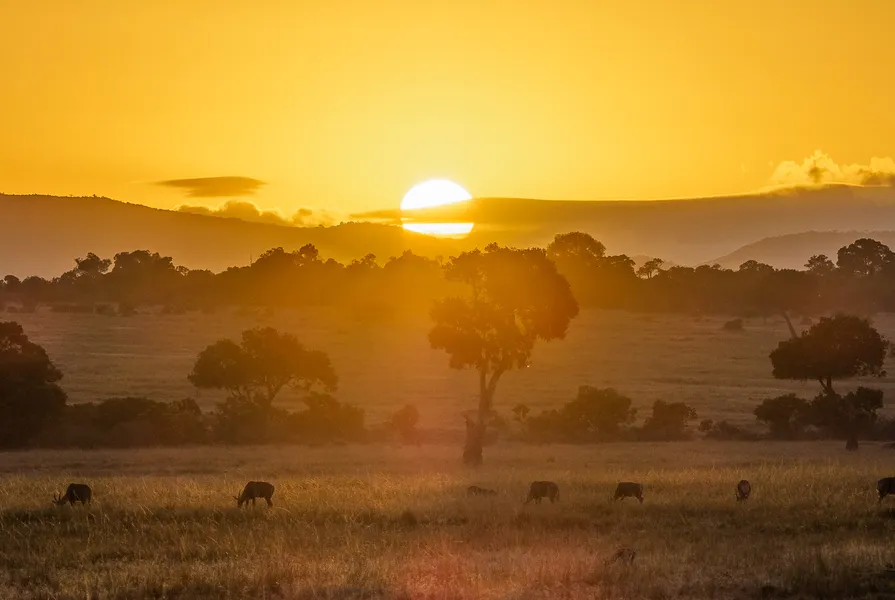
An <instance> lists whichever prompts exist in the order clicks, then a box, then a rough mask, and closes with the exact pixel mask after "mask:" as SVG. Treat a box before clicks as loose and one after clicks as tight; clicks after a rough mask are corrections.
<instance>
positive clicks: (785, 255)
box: [705, 231, 895, 269]
mask: <svg viewBox="0 0 895 600" xmlns="http://www.w3.org/2000/svg"><path fill="white" fill-rule="evenodd" d="M862 237H866V238H872V239H874V240H877V241H879V242H882V243H883V244H886V245H887V246H895V231H806V232H804V233H792V234H789V235H781V236H777V237H771V238H765V239H763V240H759V241H757V242H754V243H752V244H747V245H745V246H743V247H741V248H737V249H736V250H734V251H733V252H731V253H730V254H726V255H724V256H721V257H719V258H716V259H714V260H710V261H706V263H705V264H707V265H715V264H717V265H721V267H723V268H725V269H736V268H738V267H739V266H740V265H741V264H743V263H744V262H746V261H748V260H754V261H757V262H760V263H765V264H768V265H771V266H773V267H777V268H778V269H802V268H803V267H804V266H805V257H806V256H811V255H813V254H825V255H827V256H836V252H837V250H838V249H839V248H841V247H842V246H845V245H847V244H850V243H851V242H852V241H854V240H856V239H858V238H862Z"/></svg>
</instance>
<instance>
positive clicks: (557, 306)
mask: <svg viewBox="0 0 895 600" xmlns="http://www.w3.org/2000/svg"><path fill="white" fill-rule="evenodd" d="M446 276H447V278H448V279H449V280H451V281H454V282H458V283H462V284H465V286H466V287H467V293H466V295H465V296H451V297H447V298H445V299H442V300H438V301H436V302H435V305H434V306H433V308H432V320H433V321H434V326H433V328H432V330H431V331H430V332H429V343H430V345H431V346H432V348H435V349H442V350H444V351H445V352H447V353H448V355H450V366H451V367H452V368H455V369H465V368H471V369H475V370H476V371H477V374H478V380H479V407H478V419H477V422H476V423H475V427H472V428H470V429H468V430H467V433H468V435H467V440H466V447H465V449H464V453H463V457H464V462H465V463H466V464H470V465H478V464H481V462H482V445H483V443H484V435H485V428H486V426H487V419H488V418H489V415H490V414H491V411H492V407H493V401H494V393H495V390H496V389H497V384H498V382H499V381H500V378H501V377H502V376H503V375H504V373H506V372H507V371H509V370H510V369H518V368H523V367H525V366H527V365H528V363H529V360H530V358H531V352H532V350H533V348H534V345H535V343H536V342H537V341H538V340H544V341H549V340H554V339H562V338H564V337H565V335H566V331H567V330H568V326H569V322H570V321H571V319H573V318H574V317H575V316H577V314H578V303H577V302H576V301H575V298H574V297H573V296H572V292H571V289H570V288H569V283H568V281H566V279H565V278H564V277H563V276H562V275H560V274H559V272H558V271H557V269H556V265H555V264H554V263H553V262H552V261H551V260H550V259H549V258H548V257H547V254H546V252H544V251H543V250H540V249H529V250H515V249H509V248H501V247H498V246H497V245H495V244H492V245H490V246H488V247H487V248H486V249H485V251H484V252H481V251H478V250H476V251H474V252H465V253H463V254H461V255H460V256H457V257H455V258H453V259H451V261H450V263H448V265H447V267H446Z"/></svg>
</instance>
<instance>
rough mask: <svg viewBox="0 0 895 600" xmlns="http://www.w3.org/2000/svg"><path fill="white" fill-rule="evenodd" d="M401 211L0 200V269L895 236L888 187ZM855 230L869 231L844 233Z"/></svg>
mask: <svg viewBox="0 0 895 600" xmlns="http://www.w3.org/2000/svg"><path fill="white" fill-rule="evenodd" d="M401 216H402V215H401V213H400V212H399V211H394V210H389V211H375V212H369V213H364V214H360V215H354V216H353V217H352V218H354V219H356V220H357V221H356V222H350V223H343V224H340V225H337V226H333V227H322V226H320V227H287V226H281V225H273V224H266V223H252V222H247V221H242V220H238V219H227V218H222V217H216V216H209V215H198V214H190V213H185V212H177V211H171V210H160V209H154V208H149V207H146V206H142V205H137V204H129V203H125V202H119V201H116V200H111V199H109V198H100V197H56V196H40V195H32V196H13V195H2V194H0V223H2V224H3V226H4V227H3V235H0V274H6V273H11V274H14V275H18V276H24V275H41V276H44V277H49V276H55V275H58V274H60V273H62V272H64V271H65V270H68V269H69V268H71V266H72V265H73V259H74V258H75V257H78V256H84V255H85V254H86V253H88V252H95V253H97V254H99V255H101V256H109V257H110V256H113V255H114V254H115V253H117V252H121V251H125V250H137V249H146V250H151V251H156V252H160V253H162V254H165V255H168V256H173V257H174V259H175V262H176V263H177V264H179V265H184V266H187V267H189V268H194V269H195V268H204V269H211V270H214V271H220V270H223V269H226V268H227V267H230V266H234V265H245V264H248V263H249V262H250V261H251V259H252V258H253V257H257V256H258V255H260V254H261V253H262V252H264V251H265V250H268V249H270V248H273V247H277V246H282V247H283V248H286V249H287V250H294V249H297V248H299V247H301V246H302V245H303V244H306V243H313V244H315V245H316V246H317V247H318V248H319V249H320V252H321V254H322V255H323V256H324V257H332V258H335V259H337V260H340V261H343V262H347V261H351V260H352V259H355V258H359V257H362V256H364V255H366V254H367V253H371V252H372V253H373V254H375V255H376V256H377V257H378V258H379V259H380V260H385V259H387V258H388V257H390V256H396V255H399V254H401V253H402V252H403V251H405V250H412V251H414V252H415V253H418V254H421V255H425V256H431V257H435V256H451V255H453V254H456V253H457V252H459V251H462V250H465V249H469V248H472V247H476V246H479V247H481V246H484V245H486V244H488V243H491V242H498V243H500V244H507V245H515V246H531V245H546V244H548V243H549V242H550V240H551V239H552V238H553V236H554V235H555V234H557V233H562V232H567V231H585V232H587V233H590V234H591V235H593V236H594V237H596V238H597V239H599V240H600V241H602V242H603V243H604V244H605V245H606V246H607V248H608V251H609V252H610V253H613V254H617V253H625V254H628V255H629V256H638V257H643V256H653V257H660V258H663V259H665V260H666V261H669V262H670V263H674V264H682V265H696V264H702V263H705V262H720V263H721V264H723V265H725V266H731V267H736V266H738V265H739V264H740V263H742V262H744V261H745V260H748V259H750V258H753V259H755V260H762V261H764V262H768V263H771V264H774V265H775V266H789V267H793V266H800V265H802V264H803V263H804V261H805V259H806V258H807V257H809V256H810V255H812V254H817V253H826V254H829V255H831V256H832V255H835V251H836V250H837V249H838V248H839V247H840V246H842V245H844V244H847V243H849V242H851V241H853V240H854V239H855V238H856V237H861V236H862V235H871V237H874V236H875V237H878V238H879V239H881V240H882V241H884V242H886V243H889V242H888V241H887V240H892V242H893V243H895V239H893V238H892V237H885V236H892V235H895V233H890V232H895V188H891V187H880V188H869V187H854V186H842V185H837V186H826V187H822V188H812V189H793V190H788V191H781V192H774V193H764V194H753V195H746V196H730V197H721V198H701V199H693V200H662V201H638V202H608V201H599V202H589V201H552V200H532V199H511V198H481V199H476V200H472V201H470V202H467V203H463V204H461V205H453V206H450V207H437V208H431V209H423V210H420V211H415V212H414V213H413V217H414V218H416V219H417V220H418V221H458V220H462V221H473V222H475V223H476V227H475V229H474V230H473V232H472V234H471V235H470V236H469V237H468V238H466V239H463V240H454V239H437V238H434V237H430V236H425V235H421V234H415V233H411V232H408V231H405V230H404V229H402V228H401V227H399V226H397V225H394V223H395V222H396V220H397V219H399V218H400V217H401ZM405 216H406V215H405ZM862 231H865V232H866V231H871V232H873V231H875V232H880V233H878V234H860V233H850V232H862ZM805 232H811V233H805ZM837 232H848V233H837ZM794 234H799V235H795V237H794ZM756 240H761V241H759V242H756ZM893 245H895V244H893ZM719 256H720V257H721V258H716V259H714V260H713V257H719Z"/></svg>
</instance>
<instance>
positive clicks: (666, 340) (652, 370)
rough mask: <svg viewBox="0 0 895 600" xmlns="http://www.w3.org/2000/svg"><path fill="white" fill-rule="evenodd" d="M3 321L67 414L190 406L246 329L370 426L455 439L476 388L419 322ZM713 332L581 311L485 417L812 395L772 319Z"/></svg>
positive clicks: (889, 384) (702, 325)
mask: <svg viewBox="0 0 895 600" xmlns="http://www.w3.org/2000/svg"><path fill="white" fill-rule="evenodd" d="M8 318H15V319H16V320H18V321H20V322H21V323H22V324H23V326H24V327H25V328H26V331H27V333H28V334H29V335H30V336H31V337H32V338H33V339H34V340H35V341H37V342H38V343H40V344H42V345H44V346H45V347H46V348H47V351H48V352H49V353H50V356H51V357H52V358H53V360H54V361H55V362H56V363H57V364H58V365H59V366H60V367H61V368H62V370H63V372H64V373H65V379H64V380H63V384H64V387H65V389H66V390H67V391H68V393H69V395H70V398H71V400H72V401H75V402H81V401H89V400H98V399H105V398H109V397H113V396H147V397H149V398H152V399H154V400H177V399H180V398H183V397H186V396H194V395H196V391H195V390H194V389H193V388H192V387H191V386H190V384H189V382H188V381H187V379H186V376H187V374H188V373H189V371H190V369H191V368H192V365H193V362H194V360H195V357H196V354H197V353H198V352H199V351H200V350H202V349H203V348H204V347H205V346H206V345H208V344H210V343H212V342H214V341H216V340H217V339H219V338H221V337H235V336H238V335H239V333H240V332H241V331H242V330H244V329H247V328H249V327H254V326H256V325H272V326H275V327H277V328H280V329H282V330H285V331H291V332H293V333H295V334H296V335H298V336H299V338H300V339H301V340H303V341H304V342H305V343H306V344H307V345H309V346H311V347H313V348H318V349H321V350H324V351H326V352H327V353H329V355H330V356H331V357H332V360H333V363H334V365H335V368H336V369H337V371H338V374H339V376H340V378H341V382H340V388H339V393H338V396H339V399H340V400H343V401H347V402H351V403H354V404H357V405H358V406H361V407H363V408H365V409H366V410H367V415H368V422H369V423H371V424H375V423H376V422H377V421H382V420H385V419H386V418H387V417H388V415H389V414H390V413H391V412H394V411H395V410H397V409H398V408H400V407H401V406H403V405H405V404H408V403H412V404H415V405H416V406H417V407H418V409H419V410H420V413H421V427H423V428H429V429H439V428H446V429H462V420H461V419H460V418H459V417H458V415H459V412H460V411H462V410H465V409H468V408H470V407H472V406H474V405H475V394H476V382H475V378H474V377H473V376H471V375H470V374H469V373H466V372H458V371H452V370H451V369H449V368H448V362H447V357H446V356H445V355H444V354H443V353H442V352H438V351H433V350H431V349H430V348H429V347H428V342H427V338H426V333H427V331H428V327H429V323H428V321H427V320H426V319H425V317H420V318H408V319H405V320H402V321H400V322H393V323H380V324H365V323H362V322H359V321H357V320H353V319H351V318H347V317H345V316H344V315H342V314H339V313H336V312H334V311H332V310H325V309H308V310H304V311H279V312H277V313H275V314H274V315H273V316H269V317H256V316H252V315H239V314H237V313H236V311H233V310H230V311H221V312H220V313H219V314H214V315H205V314H195V313H191V314H187V315H169V316H159V315H156V314H140V315H137V316H134V317H130V318H117V317H104V316H99V315H83V314H60V313H53V312H50V311H49V310H47V309H44V310H43V311H41V312H39V313H36V314H17V315H9V317H8ZM724 320H725V319H724V318H721V317H705V318H695V317H691V316H676V315H636V314H630V313H624V312H608V311H584V312H583V313H582V314H581V316H579V317H578V318H577V319H576V320H575V321H573V323H572V326H571V328H570V331H569V335H568V337H567V339H566V340H564V341H560V342H553V343H550V344H541V345H539V346H538V347H537V348H536V350H535V355H534V357H533V361H532V366H531V368H529V369H525V370H523V371H521V372H512V373H510V374H508V375H507V376H506V377H505V378H504V379H503V380H502V381H501V384H500V387H499V388H498V397H497V399H496V403H497V407H498V409H499V410H502V411H504V412H505V414H508V413H509V410H510V409H511V408H512V407H513V406H514V405H515V404H517V403H525V404H528V405H529V406H530V407H532V408H533V409H540V408H545V407H553V406H557V405H559V404H561V403H562V402H566V401H568V400H570V399H571V398H573V397H574V395H575V392H576V390H577V388H578V386H579V385H582V384H589V385H595V386H599V387H604V386H612V387H615V388H617V389H619V390H620V391H622V392H623V393H625V394H627V395H629V396H630V397H631V398H633V399H634V401H635V405H638V406H640V407H642V408H646V407H648V406H650V405H651V404H652V403H653V402H654V401H655V400H659V399H662V400H666V401H684V402H687V403H688V404H690V405H692V406H694V407H695V408H696V410H697V412H698V413H699V416H700V418H713V419H728V420H730V421H732V422H734V423H738V424H741V425H749V424H753V423H754V417H753V416H752V409H753V408H754V407H755V405H756V404H758V403H759V402H760V401H761V400H762V399H764V398H766V397H769V396H774V395H777V394H781V393H786V392H789V391H796V392H799V393H802V394H804V395H805V396H807V397H811V396H813V395H814V394H815V393H816V389H815V388H816V385H814V384H811V383H806V384H798V383H789V382H782V381H778V380H775V379H773V378H772V377H771V368H770V361H769V360H768V354H769V353H770V351H771V350H772V349H773V348H775V347H776V345H777V343H778V342H779V341H780V340H781V339H785V338H786V337H787V336H788V335H789V334H788V331H787V329H786V326H785V324H784V323H783V322H782V320H781V319H779V318H770V319H768V320H767V321H764V320H762V319H752V320H748V321H747V322H746V325H745V330H744V331H742V332H730V331H724V330H723V329H722V324H723V322H724ZM874 323H875V325H876V326H877V327H878V328H879V329H880V331H881V332H883V333H884V334H886V335H888V336H889V337H890V338H892V339H895V316H893V315H878V316H877V317H875V318H874ZM890 371H892V370H891V369H890ZM893 373H895V371H893ZM843 387H845V386H844V385H843ZM874 387H881V388H882V389H884V390H886V391H887V393H891V392H893V391H895V379H893V378H892V377H889V378H884V379H881V380H875V381H874ZM216 399H217V396H215V395H214V394H209V393H207V392H205V393H202V394H201V395H199V396H198V401H199V402H200V404H203V405H205V406H210V404H211V403H212V402H214V401H215V400H216ZM297 401H298V400H297V398H296V397H295V396H290V395H289V394H284V395H283V397H282V399H281V402H282V404H283V405H285V406H288V405H289V404H294V403H295V402H297ZM644 412H645V411H644Z"/></svg>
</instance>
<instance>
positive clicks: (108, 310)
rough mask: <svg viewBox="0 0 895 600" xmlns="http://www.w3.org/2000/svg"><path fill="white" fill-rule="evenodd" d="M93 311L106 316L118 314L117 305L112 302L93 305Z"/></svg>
mask: <svg viewBox="0 0 895 600" xmlns="http://www.w3.org/2000/svg"><path fill="white" fill-rule="evenodd" d="M93 312H94V313H96V314H98V315H103V316H106V317H114V316H115V314H116V312H115V307H114V306H112V305H110V304H97V305H96V306H94V307H93Z"/></svg>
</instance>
